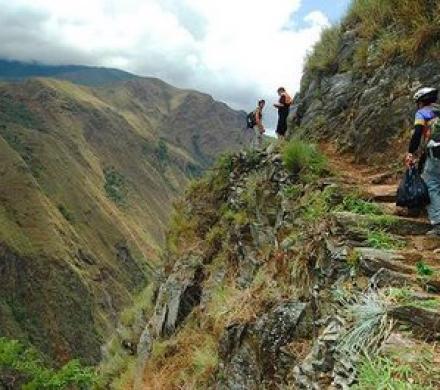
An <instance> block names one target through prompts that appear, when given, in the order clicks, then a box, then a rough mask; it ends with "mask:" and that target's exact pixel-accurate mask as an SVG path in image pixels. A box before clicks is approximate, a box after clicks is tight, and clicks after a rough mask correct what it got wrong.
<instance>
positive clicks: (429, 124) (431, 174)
mask: <svg viewBox="0 0 440 390" xmlns="http://www.w3.org/2000/svg"><path fill="white" fill-rule="evenodd" d="M437 100H438V90H437V89H436V88H421V89H419V90H418V91H417V92H416V94H415V95H414V101H415V103H416V104H417V113H416V117H415V124H414V133H413V135H412V138H411V142H410V144H409V148H408V154H407V155H406V159H405V162H406V164H407V166H411V165H414V164H415V163H416V159H418V160H419V169H420V170H421V171H422V172H423V175H422V177H423V179H424V180H425V183H426V185H427V187H428V191H429V197H430V200H431V203H430V204H429V205H428V206H427V210H428V216H429V219H430V222H431V224H432V230H430V231H429V232H428V233H427V234H428V235H431V236H440V139H439V134H437V133H438V131H437V128H438V127H439V126H438V124H439V123H437V124H436V122H437V121H438V118H439V114H440V107H439V106H438V105H437V104H436V103H437ZM433 129H435V131H434V132H433ZM421 146H422V147H421Z"/></svg>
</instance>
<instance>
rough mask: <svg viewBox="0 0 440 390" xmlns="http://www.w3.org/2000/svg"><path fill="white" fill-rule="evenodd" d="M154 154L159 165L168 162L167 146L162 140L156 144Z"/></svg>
mask: <svg viewBox="0 0 440 390" xmlns="http://www.w3.org/2000/svg"><path fill="white" fill-rule="evenodd" d="M154 153H155V155H156V157H157V159H158V160H159V163H160V164H161V165H165V164H166V163H167V162H168V160H169V158H170V157H169V154H168V146H167V144H166V142H165V141H164V140H163V139H162V138H161V139H160V140H159V141H158V142H157V145H156V148H155V151H154Z"/></svg>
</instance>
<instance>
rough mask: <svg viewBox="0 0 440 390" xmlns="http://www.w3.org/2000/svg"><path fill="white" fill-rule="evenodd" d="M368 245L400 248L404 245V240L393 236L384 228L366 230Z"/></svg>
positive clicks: (377, 247)
mask: <svg viewBox="0 0 440 390" xmlns="http://www.w3.org/2000/svg"><path fill="white" fill-rule="evenodd" d="M367 243H368V246H370V247H372V248H376V249H386V250H392V249H401V248H403V247H404V246H405V242H404V241H402V240H400V239H399V238H396V237H394V236H393V235H391V234H390V233H388V232H386V231H385V230H372V231H368V237H367Z"/></svg>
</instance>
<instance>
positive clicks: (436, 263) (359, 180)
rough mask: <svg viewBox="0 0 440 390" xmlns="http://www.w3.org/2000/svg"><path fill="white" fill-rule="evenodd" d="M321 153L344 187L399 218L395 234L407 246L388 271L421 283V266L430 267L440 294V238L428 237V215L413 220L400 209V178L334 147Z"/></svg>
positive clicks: (397, 255) (388, 265) (424, 214)
mask: <svg viewBox="0 0 440 390" xmlns="http://www.w3.org/2000/svg"><path fill="white" fill-rule="evenodd" d="M320 149H321V150H322V151H323V153H324V154H325V155H326V156H327V158H328V160H329V165H330V168H331V170H332V171H333V172H337V177H338V179H339V181H340V183H341V185H343V186H347V187H350V188H353V191H356V192H359V193H360V194H362V196H363V197H364V198H366V199H369V200H371V201H373V202H375V203H377V204H379V205H380V206H381V208H382V210H383V211H384V214H386V215H392V216H394V217H395V218H396V223H395V227H393V229H392V230H393V232H392V233H393V235H395V236H396V237H398V238H400V239H401V240H403V241H404V242H405V247H404V248H402V249H400V250H395V251H391V252H393V253H395V254H396V259H394V260H393V261H392V262H390V263H389V264H385V263H384V264H383V265H384V267H385V268H387V267H389V268H390V269H392V270H393V271H398V272H401V273H403V274H405V275H408V276H411V277H412V278H415V279H418V278H420V277H421V274H420V271H419V272H418V271H417V264H418V263H419V264H420V263H423V264H426V265H427V266H429V267H430V268H431V269H432V271H433V272H434V275H433V276H431V277H430V279H431V281H432V282H433V283H434V284H438V285H439V293H440V238H432V237H428V236H426V231H427V230H429V228H430V226H429V223H428V220H427V217H426V213H424V212H422V215H421V216H418V217H412V218H411V217H409V216H408V215H407V211H406V210H403V209H399V208H397V207H396V205H395V196H396V191H397V186H398V182H399V177H398V175H397V174H396V173H394V172H391V171H385V172H384V171H381V169H380V168H379V167H372V166H368V165H363V164H357V163H355V162H354V158H353V157H352V156H350V155H341V154H340V153H338V152H337V151H336V149H335V147H333V146H332V145H329V144H323V145H321V146H320ZM354 218H356V217H354ZM419 267H420V266H419Z"/></svg>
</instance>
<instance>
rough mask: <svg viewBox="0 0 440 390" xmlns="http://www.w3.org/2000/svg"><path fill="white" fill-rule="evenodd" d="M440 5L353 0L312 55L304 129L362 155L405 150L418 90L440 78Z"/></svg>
mask: <svg viewBox="0 0 440 390" xmlns="http://www.w3.org/2000/svg"><path fill="white" fill-rule="evenodd" d="M439 7H440V5H439V3H438V2H435V1H434V2H433V1H428V0H414V1H413V0H411V1H399V0H386V1H382V0H354V1H353V2H352V5H351V8H350V10H349V12H348V15H347V16H346V17H345V18H344V20H343V21H342V23H341V25H336V26H334V27H332V28H330V29H328V30H326V31H325V32H324V34H323V36H322V39H321V41H320V42H319V43H318V44H317V45H316V47H315V48H314V50H313V51H312V52H311V53H310V55H309V58H308V59H307V63H306V67H305V71H304V75H303V79H302V84H301V91H300V94H299V96H298V99H297V101H298V103H299V107H298V113H299V116H300V118H301V131H302V133H306V134H308V135H312V136H314V137H318V138H321V139H322V138H327V139H333V140H336V141H337V142H338V144H339V145H340V147H341V150H346V151H352V152H354V153H355V155H356V158H358V159H370V160H371V161H378V159H379V161H380V160H381V157H384V158H382V161H383V162H389V161H390V156H393V157H397V156H398V155H399V153H402V152H403V149H404V148H406V147H407V145H406V143H407V142H408V139H409V133H410V131H411V129H412V124H413V115H414V112H415V105H414V103H413V101H412V96H413V94H414V92H415V91H416V90H417V89H418V88H420V87H421V86H430V85H433V86H437V87H438V86H439V83H440V76H439V74H440V65H439V62H438V59H439V58H440V49H439V47H438V37H439V20H438V18H439V16H438V15H439ZM297 131H298V130H297Z"/></svg>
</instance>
